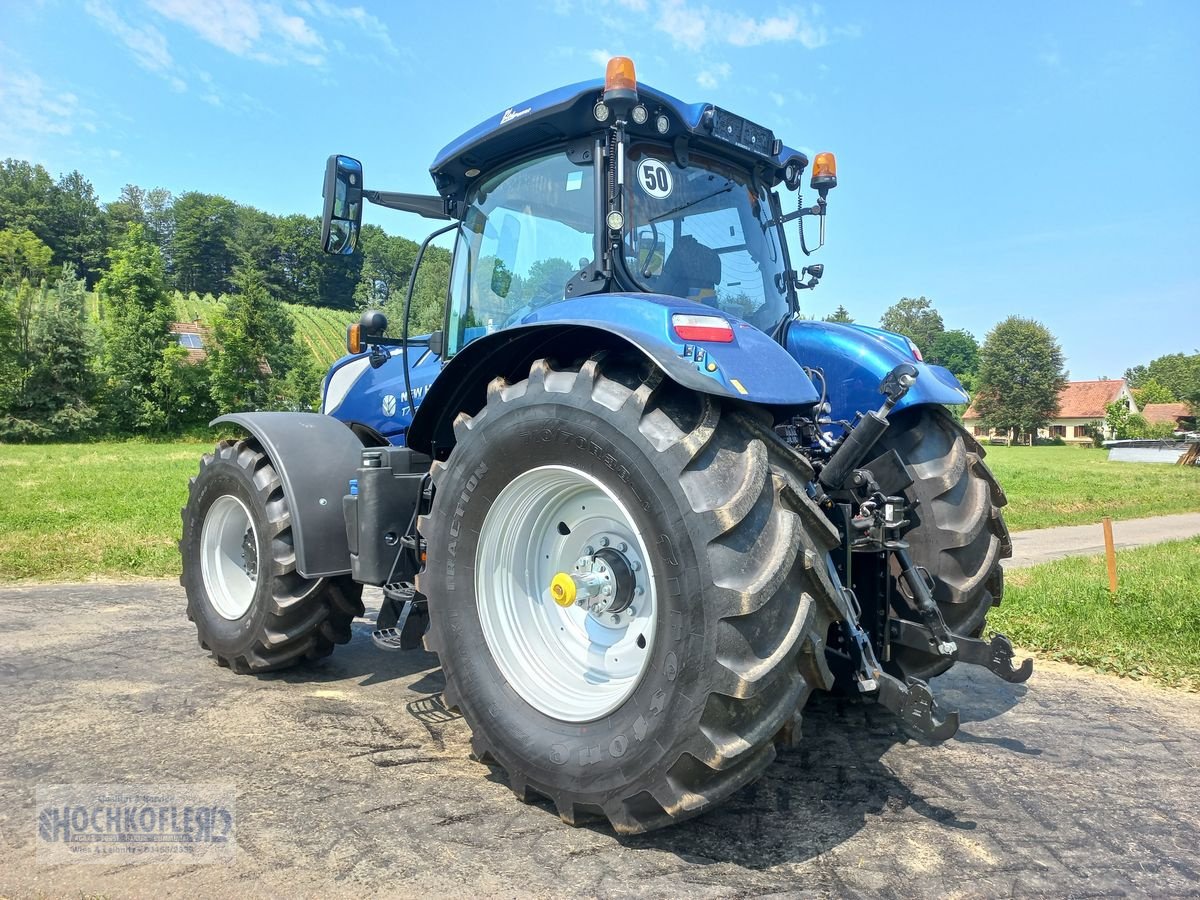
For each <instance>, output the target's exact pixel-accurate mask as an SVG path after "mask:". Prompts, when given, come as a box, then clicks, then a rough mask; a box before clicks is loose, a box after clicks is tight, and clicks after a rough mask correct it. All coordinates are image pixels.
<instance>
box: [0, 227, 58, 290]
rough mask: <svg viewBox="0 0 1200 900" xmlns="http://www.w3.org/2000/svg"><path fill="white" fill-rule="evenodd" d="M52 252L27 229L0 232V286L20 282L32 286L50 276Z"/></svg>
mask: <svg viewBox="0 0 1200 900" xmlns="http://www.w3.org/2000/svg"><path fill="white" fill-rule="evenodd" d="M53 256H54V251H52V250H51V249H50V248H49V247H48V246H46V244H45V243H44V242H43V241H42V239H41V238H39V237H38V236H37V235H36V234H34V233H33V232H32V231H30V230H29V229H28V228H17V229H10V228H6V229H4V230H2V231H0V284H3V285H9V286H11V285H13V284H16V283H18V282H20V281H22V280H29V281H32V282H33V283H34V284H37V283H38V282H40V281H42V280H43V279H45V278H48V277H49V275H50V268H51V266H50V260H51V259H52V258H53Z"/></svg>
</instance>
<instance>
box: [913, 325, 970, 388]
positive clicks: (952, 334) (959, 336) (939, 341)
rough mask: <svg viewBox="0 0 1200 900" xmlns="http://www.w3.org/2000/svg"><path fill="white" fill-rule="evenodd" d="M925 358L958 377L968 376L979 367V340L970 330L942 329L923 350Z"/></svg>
mask: <svg viewBox="0 0 1200 900" xmlns="http://www.w3.org/2000/svg"><path fill="white" fill-rule="evenodd" d="M925 359H927V360H928V361H929V362H931V363H933V364H934V365H938V366H945V367H946V368H947V369H949V370H950V371H951V372H953V373H954V374H955V375H957V376H958V377H959V378H963V377H964V376H966V377H968V378H970V377H973V376H974V375H975V372H976V370H977V369H978V367H979V342H978V341H976V340H975V337H974V335H972V334H971V332H969V331H964V330H963V329H961V328H955V329H953V330H951V331H943V332H942V333H941V334H939V335H938V336H937V337H936V338H935V339H934V341H933V344H932V345H931V346H930V348H929V349H928V350H926V351H925Z"/></svg>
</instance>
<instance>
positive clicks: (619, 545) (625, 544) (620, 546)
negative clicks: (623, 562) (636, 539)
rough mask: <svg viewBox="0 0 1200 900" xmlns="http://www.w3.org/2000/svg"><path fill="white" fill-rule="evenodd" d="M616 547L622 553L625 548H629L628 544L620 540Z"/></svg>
mask: <svg viewBox="0 0 1200 900" xmlns="http://www.w3.org/2000/svg"><path fill="white" fill-rule="evenodd" d="M617 549H618V550H620V551H621V552H622V553H624V552H625V551H626V550H628V549H629V545H628V544H627V543H625V542H624V541H621V543H619V544H617Z"/></svg>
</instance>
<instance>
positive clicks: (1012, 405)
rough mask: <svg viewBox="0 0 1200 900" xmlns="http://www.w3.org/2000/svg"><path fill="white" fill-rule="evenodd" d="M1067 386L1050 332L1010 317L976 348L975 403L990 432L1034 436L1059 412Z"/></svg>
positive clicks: (1037, 325)
mask: <svg viewBox="0 0 1200 900" xmlns="http://www.w3.org/2000/svg"><path fill="white" fill-rule="evenodd" d="M1066 383H1067V377H1066V372H1065V371H1064V370H1063V353H1062V348H1061V347H1060V346H1059V343H1058V341H1057V340H1056V339H1055V337H1054V335H1053V334H1051V333H1050V330H1049V329H1048V328H1046V326H1045V325H1043V324H1041V323H1040V322H1036V321H1034V320H1032V319H1022V318H1020V317H1019V316H1010V317H1009V318H1007V319H1005V320H1004V321H1003V322H1001V323H1000V324H999V325H997V326H996V327H995V328H993V329H992V330H991V331H990V332H988V335H987V338H986V339H985V340H984V342H983V346H982V347H981V348H980V351H979V373H978V384H977V387H976V393H975V402H974V405H975V408H976V409H977V410H978V411H979V415H980V418H981V419H982V420H983V424H984V425H986V426H988V427H989V428H1002V429H1005V430H1007V431H1010V432H1014V431H1015V432H1016V433H1017V434H1035V433H1036V432H1037V429H1038V428H1041V427H1043V426H1044V425H1046V424H1047V423H1048V422H1049V421H1050V419H1052V418H1053V417H1054V415H1055V414H1056V413H1057V412H1058V394H1059V392H1060V391H1061V390H1062V389H1063V387H1064V386H1065V385H1066Z"/></svg>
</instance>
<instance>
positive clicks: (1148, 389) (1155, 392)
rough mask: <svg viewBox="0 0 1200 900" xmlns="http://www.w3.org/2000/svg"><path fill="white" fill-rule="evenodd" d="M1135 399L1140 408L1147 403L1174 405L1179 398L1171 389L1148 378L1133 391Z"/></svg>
mask: <svg viewBox="0 0 1200 900" xmlns="http://www.w3.org/2000/svg"><path fill="white" fill-rule="evenodd" d="M1133 399H1134V400H1136V401H1137V405H1138V406H1145V405H1146V404H1147V403H1174V402H1175V401H1176V400H1177V399H1178V398H1177V397H1176V396H1175V392H1174V391H1172V390H1171V389H1170V388H1169V387H1167V386H1166V385H1165V384H1162V383H1161V382H1159V381H1157V380H1156V379H1154V378H1146V380H1145V381H1143V382H1142V383H1141V385H1140V386H1139V387H1136V388H1134V389H1133Z"/></svg>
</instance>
